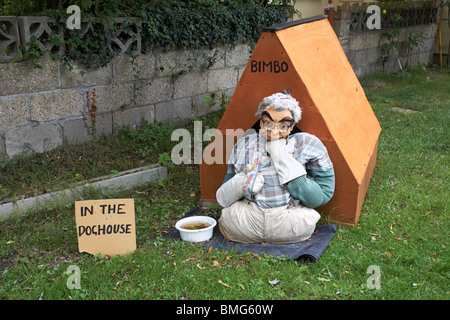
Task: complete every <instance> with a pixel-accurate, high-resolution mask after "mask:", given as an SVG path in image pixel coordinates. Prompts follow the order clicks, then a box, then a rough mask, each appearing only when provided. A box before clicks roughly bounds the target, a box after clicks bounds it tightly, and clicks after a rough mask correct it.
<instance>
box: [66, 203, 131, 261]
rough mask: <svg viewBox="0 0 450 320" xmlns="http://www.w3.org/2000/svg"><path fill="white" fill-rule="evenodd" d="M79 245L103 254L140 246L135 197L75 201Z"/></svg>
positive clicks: (112, 253)
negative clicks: (135, 217) (135, 216)
mask: <svg viewBox="0 0 450 320" xmlns="http://www.w3.org/2000/svg"><path fill="white" fill-rule="evenodd" d="M75 221H76V225H77V236H78V249H79V251H80V252H87V253H90V254H94V255H95V254H99V253H100V254H101V255H110V256H112V255H118V254H126V253H130V252H133V251H135V250H136V225H135V219H134V199H104V200H88V201H75Z"/></svg>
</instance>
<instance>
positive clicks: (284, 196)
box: [227, 132, 333, 208]
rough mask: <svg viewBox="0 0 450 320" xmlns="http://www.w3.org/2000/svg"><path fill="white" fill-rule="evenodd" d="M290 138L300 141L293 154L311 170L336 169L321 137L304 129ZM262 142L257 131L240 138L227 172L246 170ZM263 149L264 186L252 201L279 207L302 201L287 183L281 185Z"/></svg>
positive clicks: (261, 161) (261, 168)
mask: <svg viewBox="0 0 450 320" xmlns="http://www.w3.org/2000/svg"><path fill="white" fill-rule="evenodd" d="M288 139H289V140H290V139H295V140H296V142H295V151H294V154H293V157H294V158H295V159H296V160H297V161H298V162H300V163H301V164H303V165H304V166H305V168H306V170H307V172H310V171H326V170H329V169H332V168H333V164H332V162H331V160H330V158H329V156H328V152H327V149H326V148H325V146H324V145H323V143H322V142H321V141H320V140H319V139H318V138H317V137H315V136H313V135H311V134H308V133H304V132H300V133H296V134H293V135H290V136H288ZM259 142H260V141H259V135H258V134H257V133H254V134H250V135H245V136H243V137H242V138H241V139H239V140H238V142H237V143H236V144H235V146H234V148H233V150H232V152H231V155H230V159H229V161H228V171H227V174H230V175H235V174H236V173H240V172H243V171H244V168H245V166H246V165H247V164H250V163H251V162H252V160H253V154H254V152H255V151H257V150H258V145H259ZM259 150H260V152H261V153H262V157H261V160H260V171H259V173H260V174H262V175H263V176H264V186H263V187H262V189H261V191H259V192H258V193H257V194H256V195H254V196H253V199H251V201H254V202H255V203H256V204H258V205H259V206H260V207H261V208H275V207H280V206H284V205H288V204H290V203H293V204H298V202H299V201H298V200H297V199H295V198H293V197H292V196H291V194H290V193H289V192H288V190H287V188H286V185H280V182H279V180H278V174H277V171H276V170H275V167H274V166H273V164H272V161H271V159H270V156H269V155H268V153H267V152H266V150H265V149H264V146H259Z"/></svg>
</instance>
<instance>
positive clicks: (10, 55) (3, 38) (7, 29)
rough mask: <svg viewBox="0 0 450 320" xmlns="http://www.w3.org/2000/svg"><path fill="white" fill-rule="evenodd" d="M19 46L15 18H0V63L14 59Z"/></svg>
mask: <svg viewBox="0 0 450 320" xmlns="http://www.w3.org/2000/svg"><path fill="white" fill-rule="evenodd" d="M19 45H20V35H19V27H18V25H17V17H0V63H1V62H9V61H12V60H14V59H16V58H17V53H18V52H19Z"/></svg>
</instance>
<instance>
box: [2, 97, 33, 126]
mask: <svg viewBox="0 0 450 320" xmlns="http://www.w3.org/2000/svg"><path fill="white" fill-rule="evenodd" d="M28 110H29V98H28V97H27V96H9V97H4V98H0V131H3V130H7V129H11V128H14V127H19V126H23V125H26V124H27V123H28V118H29V111H28Z"/></svg>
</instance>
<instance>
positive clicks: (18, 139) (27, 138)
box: [5, 123, 63, 157]
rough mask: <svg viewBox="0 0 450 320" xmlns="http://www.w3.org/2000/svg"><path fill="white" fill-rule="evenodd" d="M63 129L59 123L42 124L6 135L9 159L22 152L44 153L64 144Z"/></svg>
mask: <svg viewBox="0 0 450 320" xmlns="http://www.w3.org/2000/svg"><path fill="white" fill-rule="evenodd" d="M62 141H63V139H62V128H61V126H60V125H59V124H58V123H47V124H40V125H37V126H28V127H23V128H20V129H15V130H10V131H7V132H6V133H5V146H6V153H7V155H8V156H9V157H13V156H15V155H18V154H21V153H22V152H27V151H28V152H29V151H34V152H44V151H48V150H52V149H54V148H56V147H58V146H60V145H61V144H62Z"/></svg>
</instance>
